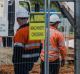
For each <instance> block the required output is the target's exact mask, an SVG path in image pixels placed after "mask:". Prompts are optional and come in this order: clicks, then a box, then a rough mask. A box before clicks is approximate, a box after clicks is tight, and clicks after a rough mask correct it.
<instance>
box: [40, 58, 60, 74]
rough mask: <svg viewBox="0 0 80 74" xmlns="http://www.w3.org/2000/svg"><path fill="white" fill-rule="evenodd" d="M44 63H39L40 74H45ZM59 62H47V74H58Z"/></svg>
mask: <svg viewBox="0 0 80 74" xmlns="http://www.w3.org/2000/svg"><path fill="white" fill-rule="evenodd" d="M44 64H45V62H41V66H40V67H41V72H40V74H45V67H44ZM59 68H60V62H59V59H58V60H56V61H54V62H49V74H59Z"/></svg>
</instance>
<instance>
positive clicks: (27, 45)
mask: <svg viewBox="0 0 80 74" xmlns="http://www.w3.org/2000/svg"><path fill="white" fill-rule="evenodd" d="M33 46H40V43H32V44H26V45H25V48H30V47H33Z"/></svg>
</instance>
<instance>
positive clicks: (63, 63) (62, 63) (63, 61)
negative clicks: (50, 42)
mask: <svg viewBox="0 0 80 74" xmlns="http://www.w3.org/2000/svg"><path fill="white" fill-rule="evenodd" d="M64 65H65V60H64V59H62V61H61V67H63V66H64Z"/></svg>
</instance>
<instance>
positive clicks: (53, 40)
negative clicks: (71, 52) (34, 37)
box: [40, 26, 66, 62]
mask: <svg viewBox="0 0 80 74" xmlns="http://www.w3.org/2000/svg"><path fill="white" fill-rule="evenodd" d="M42 44H43V49H42V51H41V54H40V57H41V60H42V61H44V41H42ZM60 54H61V57H62V59H65V57H66V47H65V43H64V36H63V34H62V33H61V32H60V31H58V30H57V29H56V28H54V27H52V26H51V27H50V37H49V48H48V60H49V61H51V62H52V61H55V60H57V59H58V58H59V57H60Z"/></svg>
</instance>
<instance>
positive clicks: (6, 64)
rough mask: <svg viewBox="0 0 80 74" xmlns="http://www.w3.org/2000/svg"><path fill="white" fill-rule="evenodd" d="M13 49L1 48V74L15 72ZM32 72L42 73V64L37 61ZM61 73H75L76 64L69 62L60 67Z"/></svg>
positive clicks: (35, 73) (32, 73)
mask: <svg viewBox="0 0 80 74" xmlns="http://www.w3.org/2000/svg"><path fill="white" fill-rule="evenodd" d="M12 51H13V50H12V49H11V48H6V49H5V48H0V74H14V69H13V65H12V61H11V60H12ZM30 74H40V65H39V63H38V64H37V63H35V65H34V67H33V69H32V71H31V72H30ZM60 74H74V65H73V64H69V65H65V66H64V67H61V68H60Z"/></svg>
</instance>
